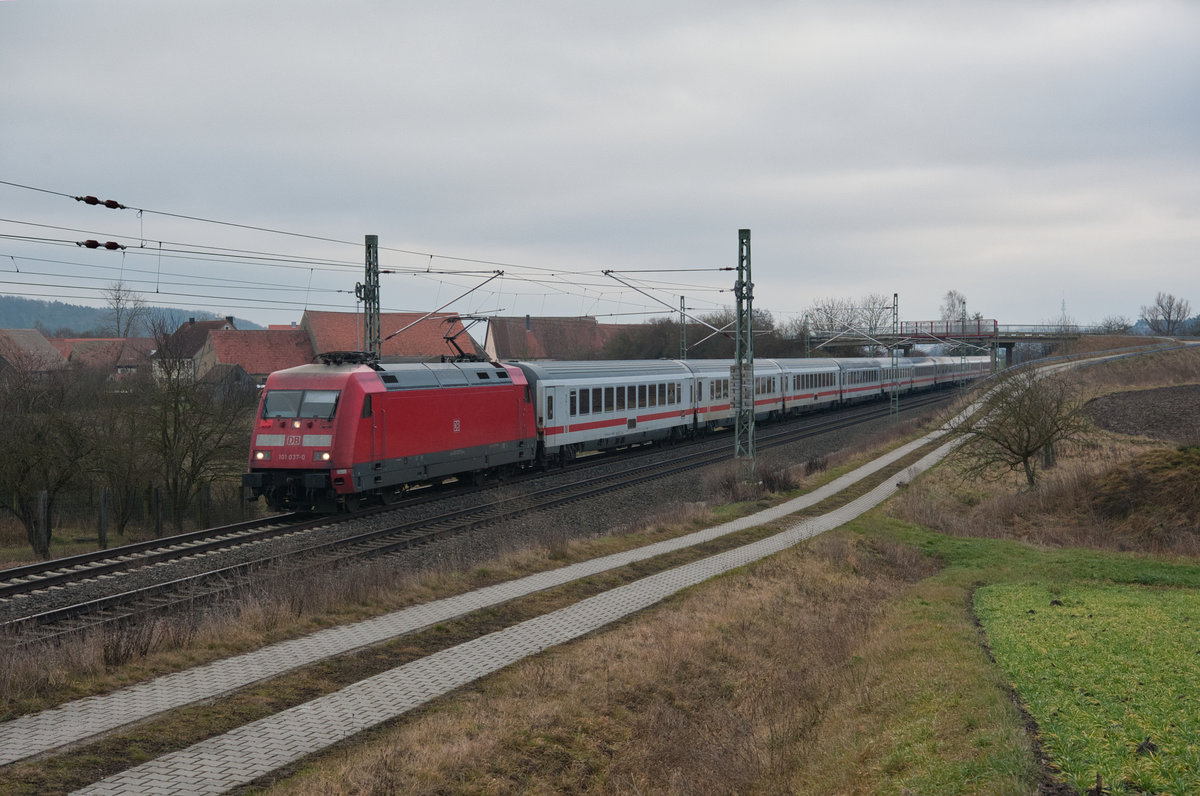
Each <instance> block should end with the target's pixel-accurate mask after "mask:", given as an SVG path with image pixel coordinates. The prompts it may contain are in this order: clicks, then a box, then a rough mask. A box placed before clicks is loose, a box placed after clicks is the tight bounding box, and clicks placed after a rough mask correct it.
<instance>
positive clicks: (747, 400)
mask: <svg viewBox="0 0 1200 796" xmlns="http://www.w3.org/2000/svg"><path fill="white" fill-rule="evenodd" d="M737 271H738V276H737V282H735V283H734V285H733V292H734V295H735V296H736V297H737V346H736V358H735V361H734V365H733V373H731V374H730V381H731V382H732V386H733V388H734V401H735V402H736V408H735V420H734V443H733V445H734V447H733V456H734V458H736V459H750V460H751V461H754V323H753V315H754V283H753V282H751V281H750V230H748V229H739V230H738V269H737Z"/></svg>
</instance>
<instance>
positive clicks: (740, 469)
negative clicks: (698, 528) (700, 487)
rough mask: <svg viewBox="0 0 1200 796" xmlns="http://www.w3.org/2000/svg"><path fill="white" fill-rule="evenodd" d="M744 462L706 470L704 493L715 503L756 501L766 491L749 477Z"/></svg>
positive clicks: (735, 462)
mask: <svg viewBox="0 0 1200 796" xmlns="http://www.w3.org/2000/svg"><path fill="white" fill-rule="evenodd" d="M748 467H749V465H748V464H747V462H745V461H734V462H727V463H725V464H721V465H717V466H715V467H710V468H708V469H707V470H706V471H705V473H704V476H703V479H704V491H705V493H706V494H707V495H709V496H710V498H711V500H713V501H714V502H715V503H742V502H745V501H748V500H757V499H759V498H760V497H763V496H764V495H765V494H766V490H765V489H764V488H763V486H762V484H761V483H759V482H758V481H757V480H752V479H751V478H750V477H749V476H750V473H749V470H748Z"/></svg>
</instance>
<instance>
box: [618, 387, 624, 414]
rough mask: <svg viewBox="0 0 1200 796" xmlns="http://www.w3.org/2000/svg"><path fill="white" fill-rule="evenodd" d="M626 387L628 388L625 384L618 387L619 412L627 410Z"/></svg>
mask: <svg viewBox="0 0 1200 796" xmlns="http://www.w3.org/2000/svg"><path fill="white" fill-rule="evenodd" d="M625 389H626V388H625V386H624V385H622V386H620V387H618V388H617V411H618V412H624V411H625Z"/></svg>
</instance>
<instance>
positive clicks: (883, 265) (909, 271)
mask: <svg viewBox="0 0 1200 796" xmlns="http://www.w3.org/2000/svg"><path fill="white" fill-rule="evenodd" d="M1198 34H1200V7H1197V6H1194V5H1192V4H1189V3H1182V2H1166V1H1165V0H1162V1H1160V0H1149V1H1148V2H1143V1H1141V0H1139V1H1137V2H1135V1H1134V0H1128V1H1121V0H1113V1H1110V2H1101V3H1086V4H1084V3H1075V2H1066V1H1065V0H1064V1H1063V2H998V1H997V2H982V1H980V2H971V3H961V4H954V5H950V6H947V5H946V4H943V3H933V2H915V3H904V4H895V3H884V2H853V3H844V2H836V3H835V2H818V3H804V4H795V3H778V2H755V3H743V4H738V5H736V6H731V5H729V4H726V3H715V2H707V3H683V2H668V3H653V4H646V3H631V2H615V3H608V4H603V5H602V6H577V5H566V6H564V5H562V4H560V3H550V2H532V3H520V4H495V3H485V2H462V3H455V4H451V5H446V4H440V5H439V4H418V3H411V2H401V3H383V2H368V1H367V0H349V2H343V3H337V4H328V3H314V2H307V1H304V0H301V1H296V0H293V2H260V3H249V4H248V3H241V2H210V3H203V4H188V5H183V4H170V5H163V4H158V3H151V2H148V0H116V1H115V2H108V3H104V4H78V3H69V4H68V3H62V2H56V1H55V0H42V2H36V3H35V2H23V1H22V0H17V2H13V3H5V4H3V6H0V74H4V75H5V76H10V79H6V80H4V81H0V105H2V106H3V107H4V108H6V109H12V112H11V113H6V138H7V139H8V141H9V142H11V145H9V146H6V147H5V149H4V152H3V153H0V173H2V174H3V175H7V177H6V178H7V179H11V181H14V182H20V183H23V184H31V185H37V186H43V187H47V188H51V189H55V190H64V191H79V192H92V193H96V192H105V191H106V192H108V194H109V195H112V196H115V197H116V198H119V199H121V200H122V201H127V202H129V203H131V204H134V205H136V206H143V207H149V208H156V209H163V210H169V211H172V212H177V213H181V214H186V215H196V216H200V217H204V218H218V219H227V220H231V221H237V222H239V223H247V224H252V225H261V226H268V227H273V228H281V229H288V230H296V231H304V232H309V233H313V234H317V235H322V236H328V237H334V238H338V239H342V240H348V241H351V242H357V241H360V240H361V237H362V235H363V234H364V233H368V232H370V233H375V234H379V235H380V237H381V242H382V244H383V245H384V246H385V247H387V246H392V247H397V248H405V249H412V250H416V251H420V252H435V253H441V254H453V255H458V256H462V257H474V258H479V259H486V260H495V261H503V262H509V263H516V264H525V265H531V266H540V267H544V268H550V269H563V270H575V271H583V270H594V269H600V268H609V267H614V266H619V267H625V268H649V267H664V268H666V267H676V268H684V267H714V268H715V267H719V266H728V265H732V264H734V262H735V255H736V234H737V229H739V228H741V227H750V228H752V229H753V231H754V240H755V247H754V252H755V259H756V262H755V269H756V274H758V275H760V276H757V277H756V281H757V282H758V284H759V286H760V292H759V302H760V303H763V302H765V303H768V304H769V303H771V302H779V304H778V305H776V306H771V307H770V308H771V309H774V310H776V311H777V313H786V312H791V311H799V310H802V309H803V308H804V307H805V306H807V304H808V303H809V302H810V301H811V299H812V297H814V296H817V295H847V296H856V295H860V294H862V293H863V292H880V293H886V294H889V295H890V293H891V292H893V291H896V290H899V291H900V292H901V294H902V298H901V300H902V305H903V306H906V307H909V308H911V311H912V312H913V313H915V314H917V315H918V316H922V317H923V316H925V315H930V314H931V313H936V310H937V305H938V303H939V301H940V296H941V295H942V294H943V293H944V292H945V291H946V290H947V289H949V288H951V287H955V288H958V289H960V290H962V291H963V292H965V293H967V295H968V298H969V299H971V300H972V302H973V304H975V305H976V306H979V307H980V308H981V309H982V310H983V311H985V312H987V313H988V314H989V315H996V316H1000V317H1002V318H1012V319H1015V320H1016V321H1018V322H1021V321H1025V322H1028V321H1029V320H1030V319H1029V318H1028V317H1027V316H1025V314H1024V313H1028V312H1036V311H1039V310H1034V309H1032V308H1031V302H1030V296H1029V294H1030V290H1031V288H1030V285H1031V284H1039V285H1040V284H1045V285H1046V290H1045V292H1046V294H1047V296H1048V297H1049V298H1046V297H1041V298H1043V299H1045V300H1044V301H1043V303H1047V302H1048V304H1049V305H1050V306H1052V307H1055V308H1056V307H1058V305H1059V304H1060V303H1061V301H1062V297H1063V294H1064V293H1066V292H1070V293H1072V294H1073V295H1077V296H1078V297H1079V298H1078V299H1076V300H1077V301H1078V302H1079V311H1078V314H1079V315H1081V316H1083V317H1088V318H1091V317H1094V318H1099V317H1103V316H1104V315H1110V314H1121V313H1124V314H1128V315H1132V314H1135V313H1136V309H1137V306H1138V304H1139V303H1145V301H1148V298H1147V299H1144V300H1143V298H1142V297H1141V293H1144V294H1145V295H1146V296H1152V294H1153V292H1154V291H1156V290H1158V289H1168V290H1175V291H1176V292H1179V293H1180V294H1182V295H1187V294H1188V290H1189V289H1190V290H1193V291H1195V289H1196V287H1197V283H1196V280H1195V277H1194V276H1191V275H1190V274H1189V273H1188V271H1187V270H1186V269H1189V268H1191V267H1192V266H1193V265H1194V263H1193V262H1192V259H1193V258H1194V252H1195V251H1196V243H1197V235H1198V233H1197V232H1196V230H1197V229H1200V227H1198V226H1197V225H1196V221H1197V212H1198V211H1197V208H1198V199H1200V196H1197V189H1196V188H1194V187H1193V186H1195V185H1197V184H1198V182H1197V179H1196V178H1197V177H1198V176H1200V175H1198V174H1197V171H1198V168H1197V161H1198V158H1197V155H1198V152H1197V147H1198V146H1200V139H1198V138H1197V136H1196V135H1195V131H1196V130H1197V129H1200V125H1198V124H1197V122H1198V121H1200V120H1198V119H1197V110H1196V106H1195V102H1194V97H1195V96H1196V95H1197V93H1198V92H1197V88H1200V86H1197V82H1198V81H1200V51H1198V49H1197V48H1196V47H1195V46H1194V42H1195V41H1197V40H1200V36H1198ZM27 199H28V200H29V201H26V200H27ZM43 207H44V204H43V203H41V202H40V201H37V202H35V201H33V200H32V198H30V197H26V196H25V195H14V194H13V193H12V192H11V191H7V190H5V191H0V209H2V210H3V215H4V217H7V218H17V219H24V220H33V221H50V223H58V221H54V220H52V219H61V221H62V223H63V224H64V225H67V226H79V225H81V224H82V223H85V222H82V221H81V220H80V216H79V215H78V213H79V209H78V208H74V207H65V208H60V209H59V210H57V211H55V210H43V209H42V208H43ZM26 208H28V209H26ZM86 223H89V224H97V223H101V222H99V221H98V220H97V217H96V216H95V215H92V216H88V217H87V222H86ZM103 223H105V224H107V225H109V228H110V229H113V230H114V231H115V232H119V233H121V234H126V235H131V236H139V237H140V236H145V237H147V238H150V239H154V240H158V239H171V240H188V241H196V240H199V241H200V242H206V243H207V242H211V243H212V244H213V245H227V246H243V245H244V246H246V247H247V248H255V249H257V250H264V247H266V249H265V250H270V251H288V252H292V251H297V252H299V251H300V250H303V251H304V253H312V254H316V253H320V255H321V256H335V255H333V254H332V253H331V251H332V250H339V249H338V247H336V246H328V245H325V244H319V243H315V242H310V243H301V242H300V241H295V240H286V239H285V240H283V241H281V240H279V239H278V238H267V239H265V240H264V239H262V238H254V237H253V236H251V235H249V234H248V233H243V232H240V231H236V230H233V229H230V228H219V227H218V228H213V227H204V226H202V225H200V226H198V225H196V224H190V225H189V224H187V223H184V222H177V221H174V220H169V219H166V218H163V217H148V218H143V219H137V220H135V219H132V218H124V219H117V218H115V217H112V216H108V217H105V220H104V222H103ZM4 231H6V230H5V229H3V228H0V232H4ZM341 251H342V254H341V255H338V256H343V257H345V258H347V259H348V260H351V261H353V260H354V259H356V258H358V257H360V252H358V251H356V250H354V249H349V248H347V249H345V250H341ZM0 253H2V252H0ZM386 256H387V257H388V258H392V260H393V262H395V263H397V264H401V265H411V264H414V263H418V262H421V259H422V258H420V257H418V256H407V255H403V254H400V253H393V254H387V255H386ZM425 259H427V258H425ZM1131 268H1136V269H1137V270H1136V279H1135V278H1134V277H1133V276H1132V275H1131V271H1130V269H1131ZM514 273H515V271H514ZM258 275H259V276H261V278H262V279H263V280H264V281H270V280H271V279H280V278H286V277H280V276H279V275H277V274H274V273H268V272H265V271H264V272H261V273H259V274H258ZM305 277H307V275H305ZM727 277H728V275H727V274H724V275H723V274H717V273H713V274H711V275H704V276H702V277H701V276H697V275H688V276H682V275H681V276H679V277H678V279H677V280H676V281H678V282H680V283H681V284H680V285H679V286H678V289H677V291H676V292H677V293H678V292H682V290H683V289H684V288H685V287H688V286H691V287H693V288H695V289H700V288H702V287H706V286H707V287H716V286H718V285H720V284H723V282H724V281H731V280H728V279H727ZM596 278H601V277H596ZM306 281H307V280H306ZM313 281H314V282H315V283H316V284H317V286H318V287H319V288H320V289H321V290H323V291H326V293H325V296H326V298H327V299H328V300H330V301H343V302H345V303H346V306H348V307H352V306H353V304H352V302H351V301H350V300H349V298H348V297H347V295H346V294H334V293H329V292H328V291H333V290H338V289H345V288H346V287H347V284H346V283H347V282H350V281H352V280H351V278H349V277H344V276H338V275H336V274H333V275H326V274H321V273H317V274H315V275H314V276H313ZM423 281H428V280H423ZM465 281H466V280H465V279H464V280H456V281H455V286H459V285H460V284H461V283H463V282H465ZM414 282H415V280H412V279H408V281H407V282H406V285H407V286H406V288H405V292H404V294H403V297H402V298H398V299H396V300H395V302H394V303H396V304H403V305H404V306H411V307H415V306H421V305H423V304H426V303H431V302H434V301H435V300H436V296H437V294H438V293H439V292H440V293H441V294H442V295H443V296H444V295H445V294H446V291H447V290H450V289H452V288H450V287H449V286H448V284H449V283H447V286H445V289H443V288H442V286H432V285H421V284H413V283H414ZM1160 283H1161V284H1160ZM1013 286H1019V287H1013ZM3 287H4V286H3V285H0V290H2V289H3ZM1139 291H1141V293H1139ZM667 293H669V291H664V295H667ZM1051 294H1053V295H1051ZM534 295H536V298H534V299H531V301H533V302H535V303H536V304H537V306H533V307H532V310H530V308H529V307H522V306H519V302H520V299H519V298H517V297H513V301H510V302H509V303H512V304H514V305H515V306H512V307H509V310H510V311H514V312H524V311H532V312H534V313H538V312H541V311H542V310H543V307H542V306H541V305H542V303H543V302H549V303H551V304H552V305H553V301H554V300H553V299H549V298H547V299H542V297H541V295H538V294H534ZM909 296H911V298H908V297H909ZM976 297H977V298H976ZM592 300H593V296H591V294H586V295H584V296H583V297H580V296H571V297H569V298H567V299H565V300H563V301H562V303H561V310H562V311H564V312H577V311H579V310H578V307H579V306H580V305H586V304H587V303H588V302H590V301H592ZM721 300H728V294H726V297H725V298H724V299H721ZM620 301H622V302H624V303H623V304H622V306H623V307H627V306H628V304H629V303H630V302H633V301H637V298H636V296H633V297H631V296H630V295H629V294H626V295H624V296H622V297H621V299H620ZM385 303H387V302H386V301H385ZM992 307H994V309H992ZM213 309H216V310H220V308H219V307H213ZM550 309H553V306H551V308H550ZM288 312H291V310H288ZM1042 314H1044V313H1042ZM283 315H284V311H282V310H281V311H280V312H278V313H276V317H273V318H270V320H277V319H278V320H282V319H284V318H283V317H282V316H283Z"/></svg>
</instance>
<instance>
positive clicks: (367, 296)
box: [354, 235, 383, 362]
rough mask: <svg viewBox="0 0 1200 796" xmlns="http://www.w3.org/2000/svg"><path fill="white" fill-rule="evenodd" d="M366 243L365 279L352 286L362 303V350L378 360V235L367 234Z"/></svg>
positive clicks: (381, 349)
mask: <svg viewBox="0 0 1200 796" xmlns="http://www.w3.org/2000/svg"><path fill="white" fill-rule="evenodd" d="M366 245H367V263H366V273H365V275H364V277H363V278H364V280H365V281H364V282H360V283H358V284H357V285H355V286H354V295H355V297H357V298H358V300H359V301H361V302H362V303H363V350H364V351H366V352H367V353H368V354H370V355H371V358H372V359H373V360H375V361H376V362H378V361H379V359H380V356H381V355H382V351H383V344H382V342H381V341H380V332H379V236H378V235H367V239H366Z"/></svg>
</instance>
